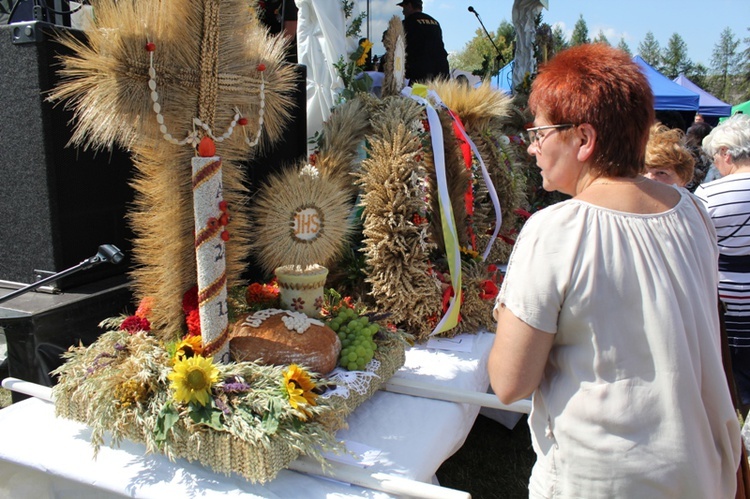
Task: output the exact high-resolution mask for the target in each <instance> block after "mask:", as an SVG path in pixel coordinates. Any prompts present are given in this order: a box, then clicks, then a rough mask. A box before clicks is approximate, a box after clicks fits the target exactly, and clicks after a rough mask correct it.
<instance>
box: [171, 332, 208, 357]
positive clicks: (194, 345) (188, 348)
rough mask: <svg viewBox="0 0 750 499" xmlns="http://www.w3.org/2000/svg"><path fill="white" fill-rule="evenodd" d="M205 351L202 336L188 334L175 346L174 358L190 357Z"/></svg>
mask: <svg viewBox="0 0 750 499" xmlns="http://www.w3.org/2000/svg"><path fill="white" fill-rule="evenodd" d="M201 353H203V342H202V340H201V337H200V336H186V337H185V338H183V339H182V341H180V342H179V343H178V344H177V346H176V347H175V352H174V360H175V362H178V361H180V360H185V359H189V358H191V357H195V356H196V355H200V354H201Z"/></svg>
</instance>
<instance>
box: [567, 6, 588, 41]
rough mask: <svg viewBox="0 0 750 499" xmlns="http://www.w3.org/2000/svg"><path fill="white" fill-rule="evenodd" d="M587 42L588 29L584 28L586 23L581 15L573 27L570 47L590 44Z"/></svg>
mask: <svg viewBox="0 0 750 499" xmlns="http://www.w3.org/2000/svg"><path fill="white" fill-rule="evenodd" d="M590 42H591V40H589V28H588V26H586V21H584V20H583V14H580V17H578V20H577V21H576V25H575V26H574V27H573V35H572V36H571V37H570V45H571V46H574V45H583V44H584V43H590Z"/></svg>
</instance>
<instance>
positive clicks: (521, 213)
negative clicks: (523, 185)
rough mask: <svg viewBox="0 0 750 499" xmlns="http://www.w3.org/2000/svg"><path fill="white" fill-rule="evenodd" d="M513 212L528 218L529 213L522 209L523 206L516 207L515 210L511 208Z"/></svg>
mask: <svg viewBox="0 0 750 499" xmlns="http://www.w3.org/2000/svg"><path fill="white" fill-rule="evenodd" d="M513 213H515V214H516V215H518V216H521V217H523V218H526V219H528V218H529V217H530V216H531V213H529V212H528V211H526V210H524V209H523V208H516V209H515V210H513Z"/></svg>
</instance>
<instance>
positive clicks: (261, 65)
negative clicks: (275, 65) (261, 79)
mask: <svg viewBox="0 0 750 499" xmlns="http://www.w3.org/2000/svg"><path fill="white" fill-rule="evenodd" d="M265 70H266V65H265V64H263V63H262V62H261V63H260V64H258V71H265Z"/></svg>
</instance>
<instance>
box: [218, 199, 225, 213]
mask: <svg viewBox="0 0 750 499" xmlns="http://www.w3.org/2000/svg"><path fill="white" fill-rule="evenodd" d="M219 209H220V210H221V211H227V202H226V201H219Z"/></svg>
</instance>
